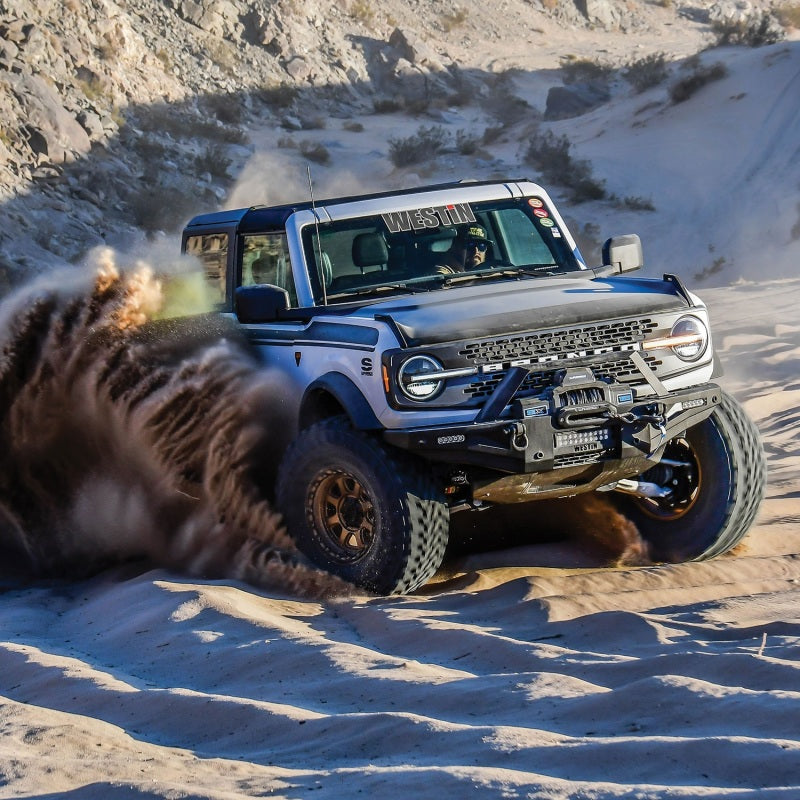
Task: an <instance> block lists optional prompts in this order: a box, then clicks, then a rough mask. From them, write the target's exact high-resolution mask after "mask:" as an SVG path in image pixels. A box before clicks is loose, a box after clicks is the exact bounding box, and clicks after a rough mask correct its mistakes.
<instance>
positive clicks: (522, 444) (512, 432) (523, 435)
mask: <svg viewBox="0 0 800 800" xmlns="http://www.w3.org/2000/svg"><path fill="white" fill-rule="evenodd" d="M505 432H506V433H507V434H508V435H509V436H510V439H511V441H510V444H511V449H512V450H516V451H517V452H518V453H524V452H525V451H526V450H527V449H528V434H527V432H526V431H525V425H524V424H523V423H521V422H519V421H514V422H511V423H510V424H508V425H507V426H506V427H505Z"/></svg>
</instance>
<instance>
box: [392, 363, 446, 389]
mask: <svg viewBox="0 0 800 800" xmlns="http://www.w3.org/2000/svg"><path fill="white" fill-rule="evenodd" d="M441 372H442V365H441V364H440V363H439V362H438V361H437V360H436V359H435V358H431V357H430V356H411V358H409V359H408V361H406V362H405V363H404V364H403V366H402V367H400V371H399V372H398V373H397V379H398V382H399V384H400V391H401V392H402V393H403V394H404V395H405V396H406V397H408V398H410V399H411V400H430V399H431V398H433V397H436V395H437V394H439V392H441V390H442V387H443V386H444V381H443V380H442V379H441V377H438V376H437V377H434V378H429V377H428V376H429V375H430V374H431V373H441Z"/></svg>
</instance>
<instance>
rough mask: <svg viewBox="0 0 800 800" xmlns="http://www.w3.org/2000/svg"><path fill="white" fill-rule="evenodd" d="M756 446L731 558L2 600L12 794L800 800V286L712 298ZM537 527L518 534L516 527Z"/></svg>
mask: <svg viewBox="0 0 800 800" xmlns="http://www.w3.org/2000/svg"><path fill="white" fill-rule="evenodd" d="M705 297H706V299H707V301H708V302H709V305H710V307H711V310H712V313H713V314H714V316H715V318H716V321H717V328H716V330H717V339H718V344H719V346H720V347H721V352H722V356H723V359H724V361H725V363H726V365H727V368H728V369H727V374H726V377H725V378H724V380H723V382H724V383H725V385H726V387H727V388H729V389H730V390H731V391H733V392H735V393H736V394H738V395H739V396H740V397H741V398H742V399H743V400H744V401H745V403H746V404H747V406H748V409H749V410H750V412H751V413H752V414H753V416H754V417H755V419H756V420H757V421H758V423H759V425H760V426H761V429H762V431H763V433H764V441H765V446H766V449H767V453H768V459H769V467H770V482H769V489H768V497H767V500H766V502H765V504H764V506H763V509H762V512H761V515H760V518H759V520H758V522H757V524H756V525H755V526H754V528H753V529H752V531H751V533H750V534H749V536H748V537H747V539H746V540H745V543H744V545H743V546H742V547H741V548H740V549H739V551H738V552H737V553H736V554H734V555H729V556H725V557H723V558H719V559H717V560H715V561H711V562H707V563H695V564H682V565H674V566H666V567H639V568H613V567H606V566H604V565H603V560H602V559H603V556H602V555H601V554H600V553H599V552H596V551H593V550H592V549H591V548H590V547H585V546H584V545H583V543H581V542H580V541H567V542H561V543H550V544H538V545H525V546H516V547H514V548H510V549H505V550H500V551H495V552H489V553H483V554H481V553H472V554H466V555H461V556H459V557H457V558H453V559H450V560H449V561H448V563H447V564H446V565H445V567H444V568H443V570H442V571H441V573H440V574H439V575H437V576H436V578H435V580H434V581H432V582H431V583H430V584H429V585H428V586H427V587H425V590H424V591H423V592H422V593H420V594H419V595H417V596H413V597H401V598H391V599H374V598H355V599H350V600H339V601H336V602H331V603H328V604H321V603H318V602H307V601H306V602H303V601H298V600H295V599H291V598H288V597H280V596H275V595H268V594H265V593H262V592H258V591H255V590H253V589H251V588H249V587H247V586H245V585H243V584H237V583H235V582H230V581H215V582H198V581H195V580H190V579H187V578H182V577H180V576H178V575H176V574H171V573H167V572H164V571H155V572H152V571H151V572H146V573H144V574H140V573H139V572H138V571H137V570H136V569H135V568H134V567H129V568H119V569H117V570H113V571H110V572H107V573H104V574H102V575H100V576H98V577H97V578H95V579H93V580H90V581H87V582H80V583H58V582H56V583H52V584H46V585H37V586H35V587H30V588H24V587H19V586H17V587H15V586H14V585H13V584H12V583H11V582H10V581H8V582H7V583H6V585H5V591H4V592H3V593H2V594H0V610H1V612H2V613H0V695H1V696H2V699H0V730H2V739H0V797H8V798H10V797H33V796H35V797H73V796H74V797H80V798H95V797H96V798H111V797H126V798H127V797H170V798H172V797H209V798H217V797H219V798H232V797H254V796H267V795H268V796H275V797H287V798H296V797H301V796H305V795H306V793H307V792H309V791H312V790H315V796H319V797H332V798H333V797H336V798H339V797H345V796H346V797H355V796H358V795H359V794H363V795H365V796H366V795H374V794H376V793H378V792H380V793H381V795H382V796H385V797H419V798H423V797H440V796H442V794H443V793H446V794H448V795H451V796H455V797H464V796H470V797H536V798H571V797H631V798H632V797H648V798H650V797H730V798H742V797H744V798H750V797H752V798H756V797H757V798H772V797H781V798H795V797H797V796H798V794H800V727H799V726H798V722H797V720H798V714H800V668H798V653H800V649H799V648H800V614H799V613H798V607H800V591H798V586H799V585H800V584H798V581H800V528H799V527H798V524H797V523H798V518H800V496H799V495H798V491H797V488H796V487H797V486H798V452H800V451H799V449H798V442H797V436H798V433H797V431H798V427H797V416H798V411H797V408H798V404H799V403H798V396H797V392H798V388H800V387H798V384H797V382H796V378H795V375H796V374H797V370H796V366H797V362H798V360H800V326H796V325H792V324H787V323H786V322H777V321H776V320H779V319H780V320H786V319H787V318H788V317H787V316H786V315H785V314H783V313H782V311H785V310H787V309H796V308H797V303H798V302H800V280H794V281H788V280H787V281H782V282H779V283H773V284H769V285H766V286H762V287H759V286H756V285H755V284H750V285H748V284H739V285H736V286H732V287H728V288H725V289H717V290H713V291H710V292H706V293H705ZM522 533H524V532H522Z"/></svg>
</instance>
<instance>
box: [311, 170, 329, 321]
mask: <svg viewBox="0 0 800 800" xmlns="http://www.w3.org/2000/svg"><path fill="white" fill-rule="evenodd" d="M306 172H307V173H308V194H309V195H310V196H311V210H312V211H313V212H314V228H315V231H316V234H317V273H318V275H319V285H320V286H321V287H322V305H324V306H327V305H328V290H327V288H326V286H325V270H324V268H323V263H322V242H321V241H320V238H319V216H318V215H317V207H316V206H315V205H314V186H313V184H312V183H311V164H306Z"/></svg>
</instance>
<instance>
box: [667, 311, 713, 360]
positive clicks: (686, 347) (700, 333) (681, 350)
mask: <svg viewBox="0 0 800 800" xmlns="http://www.w3.org/2000/svg"><path fill="white" fill-rule="evenodd" d="M670 338H671V339H675V343H674V344H672V345H670V347H672V351H673V352H674V353H675V355H676V356H678V358H682V359H683V360H684V361H697V359H698V358H700V356H702V355H703V353H705V351H706V347H707V346H708V331H707V330H706V326H705V325H703V323H702V322H700V320H699V319H697V317H681V319H679V320H678V321H677V322H676V323H675V324H674V325H673V326H672V332H671V334H670Z"/></svg>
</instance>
